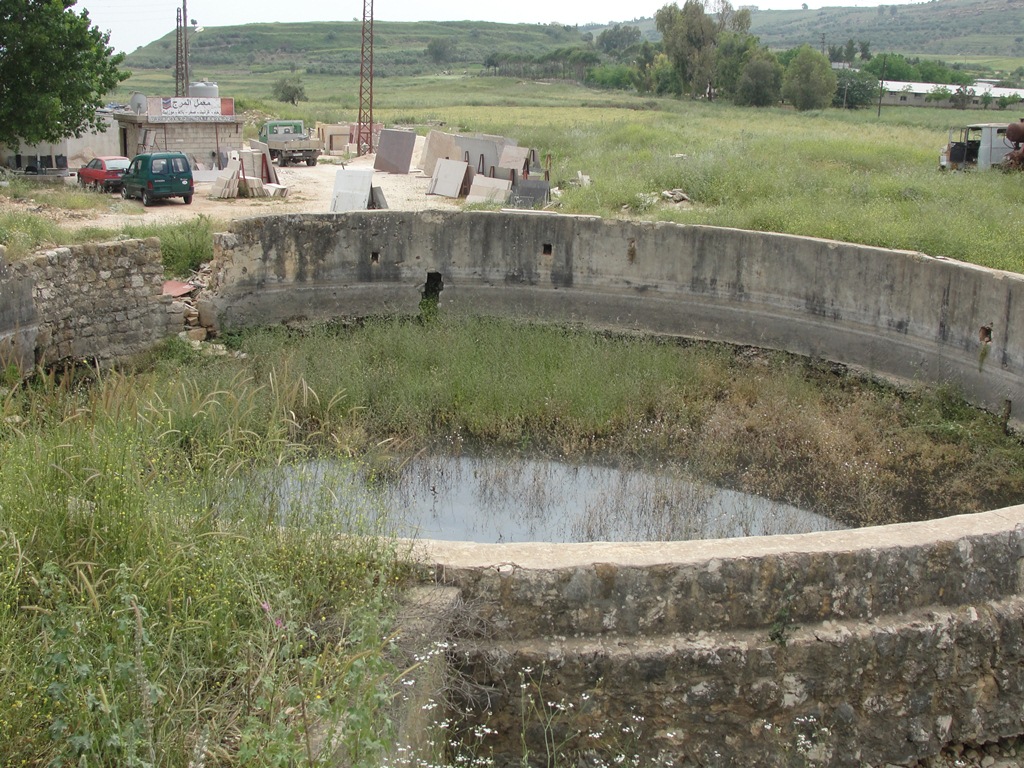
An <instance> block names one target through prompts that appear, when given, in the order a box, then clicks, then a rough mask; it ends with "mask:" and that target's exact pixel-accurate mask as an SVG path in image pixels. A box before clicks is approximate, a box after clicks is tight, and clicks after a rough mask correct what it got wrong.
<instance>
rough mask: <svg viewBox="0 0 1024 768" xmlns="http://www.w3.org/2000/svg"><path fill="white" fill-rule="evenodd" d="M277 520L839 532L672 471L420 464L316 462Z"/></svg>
mask: <svg viewBox="0 0 1024 768" xmlns="http://www.w3.org/2000/svg"><path fill="white" fill-rule="evenodd" d="M275 483H276V486H277V495H279V503H280V504H282V509H285V508H291V509H300V508H302V506H308V505H309V504H313V503H316V504H321V505H322V504H324V503H325V500H326V503H328V504H334V505H337V508H338V509H339V510H344V512H345V514H347V515H349V516H357V517H359V518H360V519H363V520H369V521H370V522H371V523H373V522H381V523H382V527H383V528H385V529H386V530H387V531H388V532H391V533H395V534H397V535H400V536H410V537H416V538H423V539H444V540H450V541H474V542H479V543H496V542H529V541H549V542H587V541H678V540H687V539H712V538H729V537H736V536H767V535H772V534H782V533H807V532H810V531H824V530H836V529H839V528H843V527H845V526H843V525H842V524H839V523H837V522H835V521H833V520H831V519H829V518H827V517H824V516H822V515H818V514H814V513H812V512H807V511H804V510H801V509H797V508H796V507H792V506H788V505H785V504H778V503H776V502H772V501H769V500H767V499H763V498H760V497H757V496H750V495H747V494H743V493H737V492H734V491H727V490H722V489H719V488H716V487H714V486H711V485H707V484H703V483H695V482H692V481H691V480H689V479H687V478H685V477H684V476H682V475H681V474H680V473H679V472H678V471H675V470H673V469H671V468H643V469H623V468H616V467H607V466H598V465H591V464H570V463H565V462H561V461H554V460H549V459H536V458H519V457H507V456H506V457H501V458H493V457H472V456H428V455H418V456H415V457H410V458H404V459H400V460H398V459H390V460H387V461H385V462H374V463H371V464H369V465H350V464H344V463H336V462H328V461H316V462H309V463H306V464H302V465H300V466H297V467H290V468H288V470H287V472H286V474H285V476H284V479H283V480H281V479H280V478H279V479H278V480H277V481H275Z"/></svg>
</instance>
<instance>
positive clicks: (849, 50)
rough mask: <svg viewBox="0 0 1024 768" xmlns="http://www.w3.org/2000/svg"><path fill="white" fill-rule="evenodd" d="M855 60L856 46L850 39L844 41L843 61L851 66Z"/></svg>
mask: <svg viewBox="0 0 1024 768" xmlns="http://www.w3.org/2000/svg"><path fill="white" fill-rule="evenodd" d="M856 58H857V44H856V43H855V42H853V38H852V37H851V38H850V39H849V40H847V41H846V45H845V46H844V47H843V61H845V62H846V63H847V64H852V63H853V60H854V59H856Z"/></svg>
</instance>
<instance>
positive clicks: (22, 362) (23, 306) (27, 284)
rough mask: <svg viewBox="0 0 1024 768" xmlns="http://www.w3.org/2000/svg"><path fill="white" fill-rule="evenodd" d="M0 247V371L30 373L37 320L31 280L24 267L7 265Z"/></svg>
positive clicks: (37, 327) (18, 264)
mask: <svg viewBox="0 0 1024 768" xmlns="http://www.w3.org/2000/svg"><path fill="white" fill-rule="evenodd" d="M5 250H6V249H5V248H4V247H3V246H2V245H0V370H5V369H6V368H7V367H8V366H12V365H13V366H14V367H15V368H17V369H18V370H19V371H26V370H31V368H32V365H33V364H34V362H35V358H34V353H33V350H34V349H35V342H36V336H37V335H38V333H39V319H38V314H37V313H36V308H35V305H34V304H33V302H32V278H31V277H30V276H29V274H28V270H27V268H26V267H25V265H24V264H21V263H17V264H8V263H7V262H6V260H5V253H4V252H5Z"/></svg>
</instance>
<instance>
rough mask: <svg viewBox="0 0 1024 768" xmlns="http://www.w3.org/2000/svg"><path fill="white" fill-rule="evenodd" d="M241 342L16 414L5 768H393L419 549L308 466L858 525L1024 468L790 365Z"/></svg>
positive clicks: (685, 355) (614, 341) (927, 420)
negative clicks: (437, 473)
mask: <svg viewBox="0 0 1024 768" xmlns="http://www.w3.org/2000/svg"><path fill="white" fill-rule="evenodd" d="M227 341H228V342H229V345H230V346H231V347H232V348H233V349H235V350H236V351H238V352H244V356H241V355H238V356H236V355H229V356H223V357H210V356H204V355H200V354H199V353H197V352H195V351H193V350H192V349H191V347H188V346H187V345H185V344H184V343H183V342H180V341H178V340H172V341H169V342H168V343H167V344H165V345H164V346H163V347H162V348H161V349H160V350H158V351H157V352H156V353H154V354H153V355H151V356H149V357H148V358H147V359H145V360H139V361H137V367H135V368H131V369H128V370H126V371H125V372H123V373H98V372H95V371H90V370H88V369H85V370H82V369H79V370H70V371H65V372H63V373H62V374H61V375H57V374H50V375H45V376H42V375H41V376H38V377H36V378H35V379H34V380H33V381H31V382H29V383H28V384H27V385H25V386H22V387H14V388H13V389H9V390H8V391H7V393H6V394H5V395H3V397H2V399H0V521H2V525H0V563H2V568H0V619H2V620H0V683H2V689H3V697H4V705H5V706H4V707H3V708H2V710H0V713H2V714H0V757H2V758H3V762H4V764H5V765H50V764H52V765H72V764H74V765H90V764H92V765H126V766H131V765H136V766H143V765H160V766H182V767H184V766H186V765H188V766H196V765H201V764H204V761H207V760H208V761H209V763H208V764H211V765H242V764H244V765H246V766H285V765H320V764H323V762H322V760H323V759H325V758H324V756H323V755H321V757H317V749H318V747H319V745H321V744H323V743H325V740H329V739H333V740H335V741H336V742H337V743H338V744H340V745H342V748H343V750H344V755H343V759H344V760H345V761H346V762H345V764H347V765H353V766H377V765H380V764H382V759H383V757H384V755H385V754H386V752H387V751H388V749H389V748H390V747H391V746H393V739H394V735H393V732H392V731H391V730H389V724H388V722H389V721H388V712H389V711H390V710H389V702H390V701H391V699H392V697H393V696H394V691H395V686H396V684H398V683H400V681H401V680H402V679H404V678H403V673H402V670H401V669H400V668H398V667H396V666H395V663H396V662H395V659H394V657H393V655H392V654H390V652H389V649H390V645H391V640H390V637H391V634H392V632H393V631H394V630H393V627H392V625H391V617H392V615H393V605H394V599H395V591H396V588H398V587H400V586H401V585H402V583H403V574H404V572H405V567H404V566H403V550H402V547H401V546H400V545H399V544H398V543H397V542H396V541H395V540H393V539H391V538H390V537H389V536H387V535H381V534H386V530H387V528H388V520H389V516H388V512H389V511H388V510H384V511H383V515H381V514H379V513H381V510H379V509H378V508H377V507H376V506H374V504H373V500H372V497H370V498H368V499H367V498H339V497H338V496H336V495H335V494H334V493H333V491H332V484H331V482H330V480H331V476H330V475H328V476H327V477H325V478H323V480H324V483H323V484H313V482H312V481H311V480H309V479H306V480H303V479H302V478H301V477H297V476H296V475H295V474H294V473H288V471H287V470H288V468H289V467H290V466H292V465H293V464H296V463H299V462H303V461H305V460H307V459H309V458H310V457H320V458H331V459H332V460H333V462H334V465H335V466H337V467H338V468H339V469H338V471H339V472H341V471H343V470H345V469H347V468H355V469H356V470H358V471H362V470H360V468H369V469H370V470H371V471H376V470H375V468H377V467H383V466H386V464H382V463H381V462H382V460H384V458H385V457H387V456H392V455H394V454H393V453H392V452H391V447H392V446H400V447H401V450H402V451H414V450H421V449H428V448H431V447H433V449H434V450H438V449H440V450H448V451H452V450H455V451H462V450H474V449H475V450H481V449H482V450H491V451H494V450H499V451H500V450H514V451H516V452H524V451H525V452H540V453H546V454H556V455H560V456H567V457H569V458H573V459H578V460H598V461H601V460H615V461H622V462H627V463H628V462H641V461H662V462H678V463H681V464H687V465H689V466H691V468H692V470H693V471H694V472H695V473H697V474H698V475H700V476H702V477H703V478H704V479H707V480H711V481H715V482H719V483H722V484H724V485H731V486H733V487H738V488H744V489H747V490H751V491H755V492H760V493H763V494H767V495H770V496H773V497H775V498H782V499H788V500H790V501H794V502H796V503H799V504H802V505H804V506H807V507H811V508H816V509H819V510H822V511H827V512H829V513H830V514H834V515H837V516H840V517H842V518H844V519H846V520H848V521H849V522H873V523H879V522H887V521H890V520H892V519H893V516H894V515H896V514H899V515H902V516H906V517H910V518H914V517H929V516H932V515H935V514H944V513H959V512H967V511H972V510H977V509H983V508H988V507H992V506H998V505H1000V504H1004V503H1010V502H1012V501H1016V500H1019V499H1020V498H1021V496H1022V493H1024V447H1022V446H1021V444H1020V443H1019V441H1017V440H1016V439H1014V438H1012V437H1008V436H1006V435H1005V434H1004V433H1003V430H1002V428H1001V425H1000V424H999V423H998V421H997V420H996V419H995V418H994V417H992V416H990V415H988V414H984V413H981V412H978V411H977V410H975V409H972V408H969V407H967V406H965V405H964V404H963V402H962V401H961V400H960V399H959V398H958V397H957V395H956V393H955V392H951V391H931V392H929V391H920V392H896V391H893V390H889V389H886V388H884V387H880V386H878V385H876V384H873V383H871V382H865V381H860V380H856V379H853V378H851V377H848V376H847V375H845V373H844V372H843V371H841V370H839V369H835V368H832V367H828V366H815V365H810V364H808V363H807V362H805V361H801V360H795V359H791V358H788V357H785V356H781V355H750V354H741V353H737V352H736V351H735V350H732V349H729V348H720V347H715V346H710V347H687V346H679V345H678V344H676V343H665V342H661V341H658V340H651V339H642V338H616V337H608V336H603V335H598V334H595V333H593V332H590V331H585V330H574V329H560V328H550V327H538V326H516V325H512V324H509V323H508V322H498V321H494V320H488V319H486V318H481V319H477V320H470V321H462V322H449V321H448V320H447V319H446V318H445V317H443V316H441V317H438V318H436V319H434V320H433V321H430V322H417V321H416V320H415V319H393V320H372V321H367V322H365V323H363V324H359V325H356V326H352V327H341V326H339V327H327V328H320V329H312V330H310V331H307V332H305V333H302V334H299V333H296V332H288V331H284V330H280V329H279V330H267V331H263V332H256V333H249V334H245V335H243V336H239V337H234V338H229V339H227ZM424 414H430V418H429V419H425V418H424ZM439 444H440V445H441V446H443V447H442V448H438V446H439ZM399 455H401V454H399ZM388 460H390V459H388ZM286 478H287V482H288V483H289V484H290V486H291V487H292V490H293V491H294V485H295V484H296V483H305V485H304V486H303V487H305V489H306V490H305V491H304V492H303V493H302V494H300V495H299V496H300V497H301V498H303V499H304V500H305V501H304V503H302V504H296V503H286V502H285V497H284V495H283V493H282V492H279V490H275V489H280V488H283V483H284V482H285V479H286ZM257 479H258V480H260V482H254V480H257ZM296 497H297V496H296V494H294V493H292V494H291V495H289V496H288V498H290V499H295V498H296ZM400 514H401V512H400V510H390V515H391V518H390V519H395V518H394V516H395V515H400ZM371 521H373V522H372V523H371ZM339 542H341V546H339ZM399 687H400V686H399Z"/></svg>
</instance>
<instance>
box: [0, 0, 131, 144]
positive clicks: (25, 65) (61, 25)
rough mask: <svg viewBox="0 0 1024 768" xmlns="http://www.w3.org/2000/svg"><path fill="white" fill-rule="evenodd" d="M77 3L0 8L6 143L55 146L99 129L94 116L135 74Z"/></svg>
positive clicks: (12, 0)
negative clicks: (77, 10)
mask: <svg viewBox="0 0 1024 768" xmlns="http://www.w3.org/2000/svg"><path fill="white" fill-rule="evenodd" d="M74 4H75V2H74V0H0V143H4V144H17V143H18V140H19V139H20V140H23V141H25V142H26V143H29V144H35V143H38V142H43V141H45V142H57V141H60V140H61V139H63V138H65V137H67V136H81V135H82V134H83V133H85V132H86V131H88V130H89V129H91V128H101V127H102V125H103V124H102V121H101V120H100V119H99V118H97V117H96V109H97V108H98V107H100V106H102V104H103V96H104V95H105V94H107V93H108V92H109V91H111V90H112V89H113V88H114V87H115V86H116V85H117V84H118V83H120V82H121V81H122V80H126V79H127V78H128V76H129V74H130V73H129V72H124V71H121V70H120V69H118V66H119V65H120V64H121V62H122V61H123V60H124V54H122V53H117V54H115V53H114V51H113V48H111V47H110V46H109V45H108V43H109V42H110V35H109V34H108V33H106V32H101V31H100V30H99V29H97V28H96V27H94V26H92V25H91V24H90V22H89V14H88V12H87V11H82V12H81V13H80V14H76V13H75V12H74V11H72V10H71V7H72V6H73V5H74Z"/></svg>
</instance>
